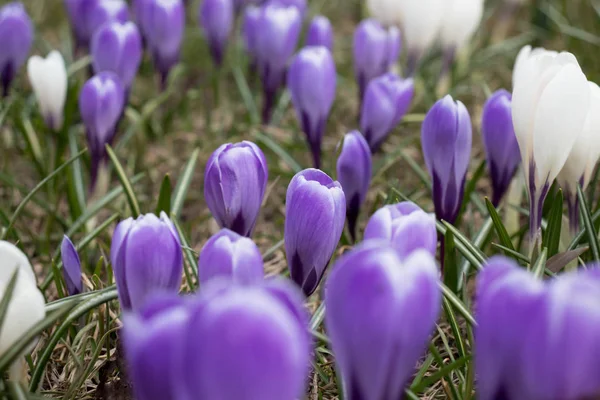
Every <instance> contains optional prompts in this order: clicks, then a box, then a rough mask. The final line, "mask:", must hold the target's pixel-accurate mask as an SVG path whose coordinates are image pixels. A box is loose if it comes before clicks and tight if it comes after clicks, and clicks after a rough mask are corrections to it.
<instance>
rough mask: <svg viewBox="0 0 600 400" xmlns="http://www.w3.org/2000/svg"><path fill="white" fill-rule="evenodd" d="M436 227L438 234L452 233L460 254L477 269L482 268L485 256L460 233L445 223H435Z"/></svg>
mask: <svg viewBox="0 0 600 400" xmlns="http://www.w3.org/2000/svg"><path fill="white" fill-rule="evenodd" d="M436 227H437V230H438V231H439V232H441V233H442V234H443V235H446V232H447V231H450V232H452V234H453V235H454V237H455V239H456V240H455V242H456V248H457V249H458V251H460V253H461V254H462V255H463V256H464V257H465V258H466V259H467V260H469V262H470V263H471V264H473V266H474V267H475V268H477V269H481V268H483V263H484V262H485V260H486V257H485V255H484V254H483V253H482V252H481V250H479V249H478V248H477V247H476V246H474V245H473V243H471V241H469V239H467V238H466V237H465V236H464V235H463V234H462V233H460V232H459V231H458V230H457V229H456V228H455V227H454V226H452V225H451V224H449V223H447V222H446V221H442V222H439V221H436Z"/></svg>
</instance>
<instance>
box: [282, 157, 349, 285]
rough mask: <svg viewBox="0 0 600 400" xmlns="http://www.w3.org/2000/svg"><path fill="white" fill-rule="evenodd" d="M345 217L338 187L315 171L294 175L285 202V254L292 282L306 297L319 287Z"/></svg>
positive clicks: (343, 198) (342, 194) (344, 206)
mask: <svg viewBox="0 0 600 400" xmlns="http://www.w3.org/2000/svg"><path fill="white" fill-rule="evenodd" d="M345 215H346V198H345V196H344V191H343V190H342V185H340V183H339V182H337V181H334V180H333V179H331V178H330V177H329V176H328V175H327V174H326V173H324V172H323V171H320V170H318V169H305V170H304V171H300V172H298V173H297V174H296V175H295V176H294V177H293V178H292V181H291V182H290V184H289V186H288V189H287V194H286V201H285V252H286V255H287V261H288V268H289V269H290V275H291V278H292V280H293V281H294V282H296V283H297V284H298V286H299V287H300V288H301V289H302V291H303V292H304V294H305V295H306V296H310V295H311V294H312V293H313V292H314V291H315V290H316V289H317V286H318V285H319V282H320V281H321V278H322V277H323V274H324V273H325V268H327V264H329V260H330V259H331V256H332V255H333V252H334V251H335V249H336V247H337V245H338V242H339V241H340V237H341V236H342V231H343V230H344V220H345Z"/></svg>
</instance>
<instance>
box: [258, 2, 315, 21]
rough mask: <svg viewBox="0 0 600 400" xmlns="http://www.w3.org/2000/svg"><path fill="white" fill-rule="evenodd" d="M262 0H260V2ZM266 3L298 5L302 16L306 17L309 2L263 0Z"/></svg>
mask: <svg viewBox="0 0 600 400" xmlns="http://www.w3.org/2000/svg"><path fill="white" fill-rule="evenodd" d="M260 1H261V0H258V2H259V3H260ZM263 3H265V4H279V5H282V6H284V7H296V8H297V9H298V11H299V12H300V16H301V17H304V15H305V14H306V9H307V4H306V0H266V1H263Z"/></svg>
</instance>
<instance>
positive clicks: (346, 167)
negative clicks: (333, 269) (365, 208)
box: [336, 131, 373, 241]
mask: <svg viewBox="0 0 600 400" xmlns="http://www.w3.org/2000/svg"><path fill="white" fill-rule="evenodd" d="M372 167H373V166H372V160H371V150H370V149H369V144H368V143H367V141H366V140H365V138H364V136H363V135H362V134H361V133H360V132H358V131H353V132H350V133H347V134H346V135H345V136H344V139H343V141H342V151H341V152H340V156H339V157H338V160H337V166H336V171H337V179H338V181H339V182H340V184H341V185H342V189H343V190H344V195H345V197H346V218H347V219H348V229H349V230H350V235H351V236H352V240H354V241H356V221H357V219H358V214H359V213H360V207H361V206H362V204H363V203H364V202H365V199H366V197H367V192H368V191H369V185H370V184H371V171H372Z"/></svg>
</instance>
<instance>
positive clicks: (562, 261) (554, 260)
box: [546, 247, 589, 273]
mask: <svg viewBox="0 0 600 400" xmlns="http://www.w3.org/2000/svg"><path fill="white" fill-rule="evenodd" d="M587 250H589V247H579V248H577V249H575V250H570V251H565V252H563V253H558V254H555V255H554V256H552V257H550V258H549V259H548V261H547V262H546V269H548V270H549V271H551V272H554V273H558V272H560V270H561V269H563V268H564V267H566V266H567V265H568V264H569V263H570V262H571V261H574V260H576V259H577V257H579V256H580V255H582V254H583V253H585V252H586V251H587Z"/></svg>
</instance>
